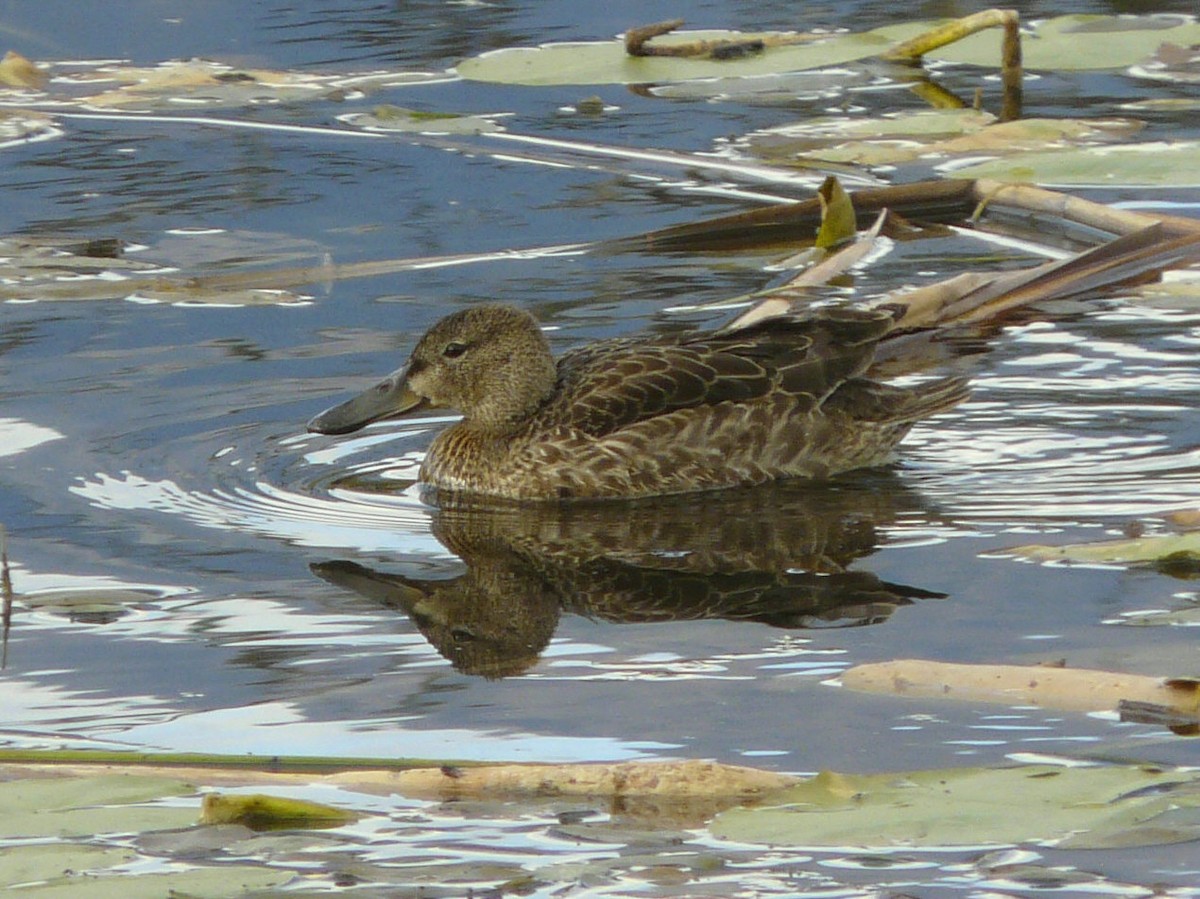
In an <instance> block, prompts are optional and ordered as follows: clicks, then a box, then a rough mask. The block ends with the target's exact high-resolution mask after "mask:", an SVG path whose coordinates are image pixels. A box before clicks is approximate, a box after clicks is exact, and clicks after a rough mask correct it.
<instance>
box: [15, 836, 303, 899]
mask: <svg viewBox="0 0 1200 899" xmlns="http://www.w3.org/2000/svg"><path fill="white" fill-rule="evenodd" d="M30 848H31V847H21V848H20V849H17V850H16V851H15V852H14V853H13V854H14V856H15V857H17V858H19V857H20V856H22V855H24V854H25V853H27V852H29V851H30ZM39 848H41V847H39ZM63 848H64V849H65V850H73V851H74V852H73V854H72V852H70V851H66V852H64V853H63V854H62V855H61V856H60V858H59V860H60V861H61V863H62V864H63V867H62V868H61V869H60V870H59V873H58V875H57V876H52V877H50V878H48V879H46V880H43V881H42V882H40V883H36V884H29V885H23V886H22V887H21V888H20V889H19V890H13V891H11V894H13V895H17V896H29V897H32V899H78V897H80V896H87V897H88V899H163V897H165V896H179V897H183V896H187V897H203V899H224V897H227V896H228V897H231V899H232V897H234V896H243V895H245V894H246V893H247V892H249V891H251V890H268V889H272V888H274V887H279V886H282V885H284V884H285V883H287V882H288V881H290V880H292V879H293V878H294V876H295V875H294V874H293V873H292V872H291V871H281V870H279V869H278V868H268V867H265V866H261V867H254V866H251V865H210V866H206V867H190V868H184V869H181V870H178V871H169V872H166V873H153V874H150V873H139V874H138V875H137V876H136V877H131V876H129V873H128V872H127V871H123V870H119V869H118V870H113V869H110V868H99V867H98V866H99V864H100V863H101V862H102V860H101V859H97V858H95V856H94V855H93V854H92V853H89V852H87V851H86V850H87V849H88V847H85V846H76V845H67V846H64V847H63ZM89 862H90V863H91V864H92V865H93V866H94V867H90V868H89V867H88V864H89Z"/></svg>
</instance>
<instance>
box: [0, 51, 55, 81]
mask: <svg viewBox="0 0 1200 899" xmlns="http://www.w3.org/2000/svg"><path fill="white" fill-rule="evenodd" d="M45 84H46V73H45V72H43V71H42V70H41V69H40V68H38V66H37V64H36V63H34V62H32V61H31V60H29V59H26V58H25V57H24V56H22V55H21V54H20V53H17V52H16V51H15V50H9V51H8V52H7V53H5V54H4V58H3V59H0V86H3V87H29V88H34V89H41V88H42V87H44V86H45Z"/></svg>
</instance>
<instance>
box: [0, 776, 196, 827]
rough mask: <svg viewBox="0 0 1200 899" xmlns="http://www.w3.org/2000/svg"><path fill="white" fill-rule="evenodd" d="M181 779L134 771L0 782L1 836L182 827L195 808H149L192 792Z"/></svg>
mask: <svg viewBox="0 0 1200 899" xmlns="http://www.w3.org/2000/svg"><path fill="white" fill-rule="evenodd" d="M194 792H195V789H194V788H193V787H192V786H191V785H190V784H186V783H184V782H182V781H180V780H172V779H170V778H166V777H145V776H140V775H134V774H110V775H96V776H92V777H43V778H26V779H22V780H13V781H5V782H2V783H0V837H2V838H15V837H47V836H88V835H91V834H96V833H111V832H127V831H142V830H154V829H158V828H163V827H182V826H184V825H187V824H191V823H193V822H194V821H195V820H196V809H195V808H171V807H167V806H148V805H139V804H138V803H143V802H149V801H151V800H155V799H161V798H164V797H167V796H179V795H187V794H190V793H194Z"/></svg>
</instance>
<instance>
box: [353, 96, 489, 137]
mask: <svg viewBox="0 0 1200 899" xmlns="http://www.w3.org/2000/svg"><path fill="white" fill-rule="evenodd" d="M338 121H340V122H345V123H346V124H347V125H351V126H353V127H355V128H362V129H363V130H364V131H402V132H410V133H411V132H416V133H420V134H491V133H493V132H496V131H503V130H504V129H503V128H502V127H501V126H500V125H499V124H497V123H496V122H495V121H493V120H492V119H491V118H489V117H487V116H481V115H459V114H458V113H447V112H422V111H421V110H416V109H405V108H404V107H402V106H392V105H391V104H390V103H385V104H384V105H382V106H376V107H375V109H373V110H372V111H371V112H352V113H349V114H347V115H343V116H338Z"/></svg>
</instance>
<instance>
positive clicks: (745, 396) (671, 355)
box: [541, 308, 894, 437]
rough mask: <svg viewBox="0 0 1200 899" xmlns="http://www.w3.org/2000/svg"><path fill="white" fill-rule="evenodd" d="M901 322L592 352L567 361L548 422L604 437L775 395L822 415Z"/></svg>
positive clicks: (627, 344)
mask: <svg viewBox="0 0 1200 899" xmlns="http://www.w3.org/2000/svg"><path fill="white" fill-rule="evenodd" d="M893 321H894V318H893V316H892V314H891V313H890V312H888V311H886V310H859V309H845V308H831V309H827V310H821V311H820V312H816V313H809V314H806V315H804V316H802V317H786V318H776V319H771V320H768V321H763V322H759V323H757V324H754V325H752V326H750V327H748V328H744V329H737V330H727V331H716V332H706V333H703V334H697V335H692V336H687V337H683V338H651V339H642V340H612V341H603V342H600V343H595V344H590V345H588V346H585V347H582V348H580V349H578V350H575V351H572V352H570V353H567V354H565V355H564V356H563V357H562V358H561V359H560V360H559V363H558V373H559V382H558V389H557V391H556V393H555V396H554V398H553V399H552V400H551V401H550V402H549V403H548V404H547V406H546V407H545V408H544V409H543V412H542V421H541V423H542V424H543V425H557V426H566V427H570V428H573V429H576V430H580V431H583V432H585V433H588V434H591V435H593V436H597V437H599V436H603V435H606V434H611V433H612V432H614V431H616V430H619V429H620V428H622V427H626V426H628V425H631V424H634V423H635V422H639V421H644V420H646V419H649V418H653V417H655V416H658V415H665V414H668V413H671V412H675V411H677V410H680V409H688V408H694V407H697V406H705V405H715V404H717V403H725V402H735V403H741V402H749V401H751V400H754V399H757V398H759V397H764V396H767V395H771V394H784V395H790V396H796V397H800V398H806V399H808V400H809V401H810V402H811V403H812V405H813V406H814V407H815V406H817V405H819V404H820V403H822V402H823V401H824V400H825V399H826V398H827V397H828V396H830V395H831V394H832V393H833V392H834V391H835V390H837V388H838V387H839V386H841V385H842V384H844V383H845V382H846V381H847V380H848V379H851V378H855V377H857V376H858V375H860V374H862V372H864V371H865V370H866V368H867V367H868V366H869V365H870V364H871V360H872V359H873V357H874V353H875V344H876V343H877V342H878V340H879V339H880V338H881V337H882V336H883V335H884V334H886V333H887V332H888V331H889V330H890V328H891V326H892V323H893Z"/></svg>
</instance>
